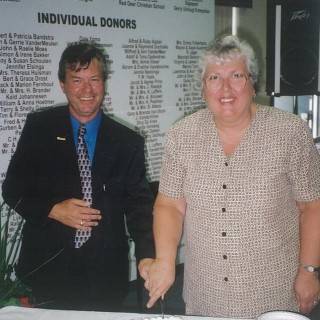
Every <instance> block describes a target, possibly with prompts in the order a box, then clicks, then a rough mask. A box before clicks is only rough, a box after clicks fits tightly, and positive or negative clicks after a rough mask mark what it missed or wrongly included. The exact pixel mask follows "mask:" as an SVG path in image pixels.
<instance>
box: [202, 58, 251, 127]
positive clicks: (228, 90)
mask: <svg viewBox="0 0 320 320" xmlns="http://www.w3.org/2000/svg"><path fill="white" fill-rule="evenodd" d="M254 95H255V90H254V88H253V85H252V82H251V79H250V74H249V72H248V69H247V67H246V64H245V60H244V58H243V57H236V58H234V59H230V60H228V61H225V62H223V63H221V64H217V63H211V64H208V66H207V69H206V72H205V74H204V78H203V97H204V99H205V100H206V102H207V104H208V108H209V109H210V110H211V111H212V112H213V113H214V115H215V117H216V119H219V120H222V121H227V122H234V121H235V122H236V121H238V120H240V119H241V118H243V117H248V115H250V109H251V104H252V98H253V96H254Z"/></svg>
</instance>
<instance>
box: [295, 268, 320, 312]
mask: <svg viewBox="0 0 320 320" xmlns="http://www.w3.org/2000/svg"><path fill="white" fill-rule="evenodd" d="M318 276H319V274H318V272H308V271H306V270H304V269H303V268H300V269H299V272H298V274H297V277H296V281H295V286H294V289H295V293H296V298H297V301H298V305H299V310H300V312H302V313H305V314H308V313H310V312H311V310H312V309H313V308H314V307H315V306H316V305H317V304H318V302H319V295H320V282H319V278H318Z"/></svg>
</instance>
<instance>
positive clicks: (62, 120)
mask: <svg viewBox="0 0 320 320" xmlns="http://www.w3.org/2000/svg"><path fill="white" fill-rule="evenodd" d="M144 161H145V158H144V141H143V138H142V137H140V136H139V135H138V134H136V133H135V132H133V131H132V130H130V129H128V128H126V127H125V126H123V125H121V124H119V123H117V122H116V121H114V120H112V119H110V118H109V117H108V116H106V115H105V114H103V115H102V120H101V125H100V128H99V131H98V136H97V141H96V148H95V152H94V158H93V161H92V184H93V185H92V187H93V204H92V207H93V208H96V209H99V210H100V211H101V214H102V220H101V221H100V222H99V225H98V226H97V227H94V228H93V231H92V236H91V238H90V239H89V240H88V242H87V243H86V244H85V245H84V246H86V247H87V251H86V252H87V254H88V255H89V259H92V262H93V264H95V265H96V264H99V265H100V266H101V270H103V268H104V267H105V266H104V264H106V265H108V266H109V267H110V264H112V263H115V264H116V263H117V262H116V261H117V259H114V257H117V256H126V257H127V255H128V236H127V233H126V227H125V223H124V220H126V224H127V226H128V230H129V233H130V236H131V237H132V238H133V240H134V241H135V247H136V256H137V258H138V259H140V258H143V257H152V256H153V250H154V248H153V241H152V227H151V226H152V205H153V195H152V193H151V192H150V189H149V186H148V182H147V181H146V178H145V164H144ZM2 190H3V198H4V200H5V201H6V202H7V203H8V204H9V206H10V207H12V208H14V209H15V210H16V211H17V212H18V213H19V214H20V215H21V216H22V217H23V218H24V219H25V225H24V228H23V243H22V247H21V253H20V257H19V263H18V268H17V273H18V275H19V276H20V277H21V278H25V280H26V282H28V281H27V280H28V278H30V279H32V276H30V275H28V274H29V273H30V272H31V273H33V270H35V269H37V268H38V267H39V266H40V265H42V264H44V265H43V266H42V267H41V268H40V270H38V271H36V272H35V273H34V275H35V277H36V276H37V273H40V274H42V273H43V272H44V273H45V272H53V273H56V274H58V273H60V274H61V275H62V274H63V273H64V272H65V271H66V268H67V264H66V259H67V257H68V254H67V252H68V250H74V249H72V248H73V246H74V244H73V241H74V234H75V229H73V228H70V227H67V226H65V225H63V224H61V223H60V222H58V221H56V220H53V219H50V218H48V214H49V212H50V210H51V208H52V206H53V205H54V204H56V203H58V202H60V201H63V200H66V199H70V198H78V199H81V198H82V194H81V185H80V176H79V171H78V165H77V154H76V147H75V143H74V138H73V133H72V126H71V122H70V115H69V111H68V107H67V106H62V107H54V108H50V109H48V110H44V111H38V112H33V113H31V114H29V115H28V117H27V120H26V123H25V126H24V128H23V131H22V134H21V137H20V140H19V142H18V145H17V149H16V152H15V154H14V155H13V157H12V159H11V162H10V164H9V168H8V171H7V175H6V179H5V181H4V183H3V185H2ZM61 251H62V253H60V252H61ZM56 255H57V256H56ZM108 256H109V257H110V259H108ZM48 261H49V262H48ZM113 267H114V268H112V269H113V270H127V266H126V268H117V265H115V266H113ZM105 270H107V269H105ZM119 272H120V271H119ZM110 276H111V277H112V276H113V275H110ZM119 276H121V277H125V280H126V281H127V277H128V275H127V274H122V275H119Z"/></svg>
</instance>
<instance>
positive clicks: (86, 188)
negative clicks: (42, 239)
mask: <svg viewBox="0 0 320 320" xmlns="http://www.w3.org/2000/svg"><path fill="white" fill-rule="evenodd" d="M85 133H86V127H85V125H84V124H80V127H79V132H78V144H77V154H78V166H79V172H80V180H81V189H82V195H83V200H85V201H87V203H88V204H89V205H90V206H91V204H92V185H91V161H90V158H89V154H88V149H87V145H86V142H85V140H84V135H85ZM90 236H91V232H90V231H84V230H79V229H78V230H77V231H76V235H75V239H74V242H75V248H80V247H81V246H82V245H83V244H84V243H85V242H86V241H87V240H88V239H89V238H90Z"/></svg>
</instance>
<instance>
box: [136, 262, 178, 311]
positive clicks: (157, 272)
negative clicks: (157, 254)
mask: <svg viewBox="0 0 320 320" xmlns="http://www.w3.org/2000/svg"><path fill="white" fill-rule="evenodd" d="M144 260H145V261H144ZM144 260H142V261H141V262H140V264H139V272H140V275H141V277H142V278H143V279H144V280H145V283H144V286H145V288H146V289H147V290H148V291H149V297H150V299H149V301H148V303H147V307H148V308H151V307H152V306H153V305H154V304H155V302H156V301H157V300H158V299H159V298H161V297H163V296H164V295H165V293H166V292H167V291H168V290H169V288H170V287H171V286H172V284H173V282H174V279H175V263H169V262H167V261H164V260H162V259H144Z"/></svg>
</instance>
